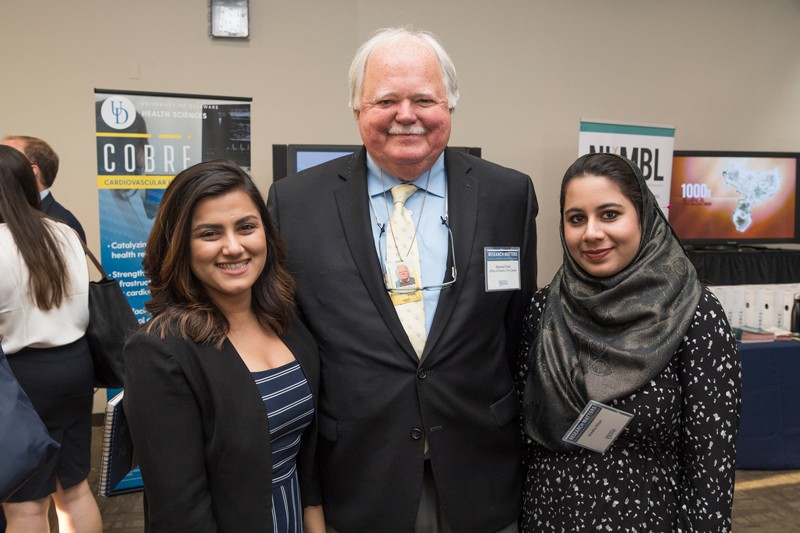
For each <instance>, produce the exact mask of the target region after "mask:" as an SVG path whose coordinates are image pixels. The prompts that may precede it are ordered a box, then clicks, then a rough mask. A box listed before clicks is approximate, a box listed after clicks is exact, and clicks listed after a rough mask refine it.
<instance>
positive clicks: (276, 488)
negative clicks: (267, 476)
mask: <svg viewBox="0 0 800 533" xmlns="http://www.w3.org/2000/svg"><path fill="white" fill-rule="evenodd" d="M253 378H255V380H256V385H258V390H259V392H260V393H261V399H262V400H263V401H264V406H265V407H266V409H267V417H268V418H269V435H270V442H271V445H272V524H273V531H274V532H275V533H302V531H303V505H302V504H301V502H300V486H299V483H298V479H297V453H298V451H299V450H300V436H301V435H302V433H303V430H305V428H306V427H307V426H308V425H309V424H310V423H311V421H312V420H313V419H314V399H313V397H312V396H311V388H310V387H309V386H308V382H307V381H306V377H305V374H303V370H302V369H301V368H300V364H299V363H298V362H297V361H294V362H291V363H289V364H286V365H283V366H280V367H278V368H272V369H270V370H262V371H260V372H253Z"/></svg>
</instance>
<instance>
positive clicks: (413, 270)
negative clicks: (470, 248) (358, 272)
mask: <svg viewBox="0 0 800 533" xmlns="http://www.w3.org/2000/svg"><path fill="white" fill-rule="evenodd" d="M416 190H417V186H416V185H412V184H410V183H401V184H400V185H395V186H394V187H392V200H393V201H394V209H393V210H392V216H391V217H390V218H389V235H388V238H387V239H386V258H387V261H389V262H392V263H390V264H393V265H396V263H394V262H403V263H405V264H406V266H407V267H408V270H409V271H410V275H411V276H412V277H413V278H414V284H415V285H416V286H417V287H422V280H421V279H420V275H421V274H420V272H421V271H420V267H419V247H418V246H417V239H416V228H415V227H414V221H413V220H412V219H411V211H409V210H408V209H406V205H405V203H406V200H408V199H409V198H410V197H411V195H412V194H414V193H415V192H416ZM395 274H396V268H391V269H390V268H388V267H387V275H388V276H392V277H393V276H395ZM409 281H410V278H409ZM395 286H396V287H398V285H397V284H395ZM390 296H391V297H392V302H393V303H394V308H395V310H396V311H397V316H398V317H400V322H401V323H402V324H403V329H405V331H406V334H407V335H408V339H409V340H410V341H411V345H412V346H413V347H414V351H415V352H416V353H417V357H422V350H423V349H424V348H425V340H426V339H427V334H426V332H425V307H424V305H423V301H422V293H421V292H420V291H415V292H408V293H390Z"/></svg>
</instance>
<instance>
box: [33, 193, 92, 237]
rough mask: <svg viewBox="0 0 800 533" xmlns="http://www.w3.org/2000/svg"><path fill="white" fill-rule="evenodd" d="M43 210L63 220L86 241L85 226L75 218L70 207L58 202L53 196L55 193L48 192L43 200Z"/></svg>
mask: <svg viewBox="0 0 800 533" xmlns="http://www.w3.org/2000/svg"><path fill="white" fill-rule="evenodd" d="M42 212H43V213H44V214H46V215H49V216H51V217H53V218H55V219H57V220H59V221H61V222H63V223H64V224H66V225H67V226H69V227H70V228H72V229H74V230H75V231H77V232H78V235H79V236H80V238H81V240H82V241H83V242H86V233H85V232H84V231H83V226H81V223H80V222H78V219H77V218H75V215H73V214H72V212H71V211H70V210H69V209H67V208H66V207H64V206H63V205H61V204H60V203H58V202H56V199H55V198H54V197H53V193H50V194H48V195H47V196H45V197H44V199H43V200H42Z"/></svg>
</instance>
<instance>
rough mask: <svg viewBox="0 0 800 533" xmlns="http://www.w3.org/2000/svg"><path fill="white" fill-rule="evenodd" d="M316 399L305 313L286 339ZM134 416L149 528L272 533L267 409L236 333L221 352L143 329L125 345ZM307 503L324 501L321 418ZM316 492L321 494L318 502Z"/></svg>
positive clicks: (306, 474)
mask: <svg viewBox="0 0 800 533" xmlns="http://www.w3.org/2000/svg"><path fill="white" fill-rule="evenodd" d="M282 339H283V341H284V343H285V344H286V346H287V347H288V348H289V350H291V352H292V353H293V354H294V356H295V358H296V359H297V361H298V362H299V363H300V366H301V367H302V369H303V372H304V373H305V376H306V379H307V380H308V383H309V385H310V387H311V391H312V393H313V394H314V403H315V404H316V403H317V397H318V396H317V394H318V391H319V354H318V351H317V346H316V342H315V341H314V339H313V337H312V336H311V334H310V333H309V331H308V330H307V329H306V328H305V326H303V324H302V323H301V322H299V321H297V320H295V322H294V323H293V324H292V326H291V330H290V331H289V332H288V334H287V335H285V336H284V337H282ZM125 368H126V372H127V381H126V385H125V399H124V401H123V402H124V408H125V415H126V417H127V420H128V425H129V426H130V430H131V436H132V437H133V444H134V449H135V450H136V454H137V457H138V459H139V466H140V469H141V472H142V479H143V481H144V490H145V531H148V532H159V531H164V532H176V531H187V532H188V531H191V532H192V533H199V532H205V531H207V532H217V531H219V532H224V531H232V532H239V531H248V532H250V531H252V532H259V531H262V532H271V531H272V515H271V512H270V511H271V508H272V503H271V502H272V457H271V453H272V452H271V449H270V441H269V422H268V420H267V411H266V409H265V407H264V403H263V401H262V399H261V394H260V393H259V391H258V387H257V385H256V383H255V380H254V379H253V376H252V375H251V374H250V372H249V370H248V369H247V367H246V366H245V364H244V362H243V361H242V360H241V358H240V357H239V354H238V353H237V352H236V350H235V349H234V347H233V345H232V344H231V343H230V342H229V341H227V340H226V341H225V344H224V345H223V347H222V350H221V351H220V350H217V349H216V348H215V347H214V346H213V345H211V344H208V343H204V344H198V343H195V342H192V341H189V340H185V339H182V338H181V337H180V336H179V335H177V334H175V333H171V334H169V335H168V336H167V337H166V338H165V339H163V340H162V339H161V338H159V337H158V336H154V335H149V334H147V333H145V332H144V331H143V330H140V331H139V332H137V333H136V334H134V335H133V336H132V337H131V339H130V340H129V341H128V342H127V343H126V345H125ZM302 438H303V441H302V444H301V446H302V447H301V450H300V455H299V456H298V469H299V472H300V488H301V490H302V491H303V504H304V505H308V504H312V503H317V504H318V503H320V502H319V496H318V492H319V489H318V487H315V482H316V479H315V478H314V477H313V476H314V472H313V469H312V468H311V467H312V466H313V463H314V459H313V454H314V451H315V447H316V426H315V425H314V424H312V425H311V426H309V427H308V428H307V429H306V431H305V432H304V433H303V437H302ZM315 499H316V500H317V501H316V502H315V501H314V500H315Z"/></svg>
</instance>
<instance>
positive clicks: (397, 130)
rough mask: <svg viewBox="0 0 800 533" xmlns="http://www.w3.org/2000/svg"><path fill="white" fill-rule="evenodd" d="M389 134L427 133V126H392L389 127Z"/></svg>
mask: <svg viewBox="0 0 800 533" xmlns="http://www.w3.org/2000/svg"><path fill="white" fill-rule="evenodd" d="M389 135H425V128H423V127H422V126H419V125H417V126H392V127H391V128H389Z"/></svg>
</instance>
